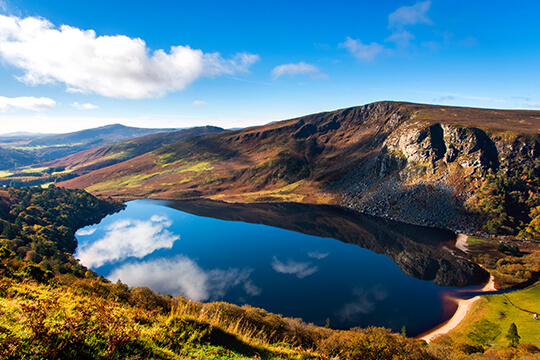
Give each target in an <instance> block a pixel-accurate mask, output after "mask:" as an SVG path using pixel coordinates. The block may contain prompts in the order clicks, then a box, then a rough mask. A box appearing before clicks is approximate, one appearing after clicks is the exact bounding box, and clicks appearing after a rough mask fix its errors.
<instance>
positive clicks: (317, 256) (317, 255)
mask: <svg viewBox="0 0 540 360" xmlns="http://www.w3.org/2000/svg"><path fill="white" fill-rule="evenodd" d="M328 255H330V254H329V253H322V252H318V251H311V252H308V256H309V257H310V258H312V259H317V260H322V259H324V258H326V257H327V256H328Z"/></svg>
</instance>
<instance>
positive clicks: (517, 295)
mask: <svg viewBox="0 0 540 360" xmlns="http://www.w3.org/2000/svg"><path fill="white" fill-rule="evenodd" d="M539 299H540V284H537V285H535V286H533V287H531V288H528V289H526V290H522V291H516V292H512V293H509V294H502V295H489V296H485V297H482V298H481V299H480V300H479V301H477V302H476V303H475V304H474V306H473V309H472V311H471V312H470V314H469V315H468V316H467V317H466V318H465V320H464V321H463V322H462V323H461V324H460V325H459V326H458V327H457V328H455V329H454V330H452V331H451V332H450V333H449V334H448V335H449V336H450V337H451V338H453V339H454V340H455V341H456V342H463V343H476V344H481V345H485V346H488V345H490V346H494V347H495V348H498V349H503V348H506V347H507V346H508V343H509V341H508V340H507V339H506V337H505V336H506V334H507V332H508V328H509V327H510V324H511V323H515V324H516V326H517V329H518V333H519V335H520V336H521V343H529V344H533V345H535V346H537V347H540V339H538V336H539V335H540V320H534V319H533V313H534V312H537V313H539V314H540V302H539ZM529 311H530V312H529Z"/></svg>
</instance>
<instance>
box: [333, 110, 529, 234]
mask: <svg viewBox="0 0 540 360" xmlns="http://www.w3.org/2000/svg"><path fill="white" fill-rule="evenodd" d="M539 143H540V141H539V135H538V133H536V134H530V133H529V134H519V133H516V132H512V131H507V132H501V131H500V130H498V131H493V130H492V129H486V130H485V129H481V128H478V127H475V126H463V125H461V124H459V125H457V124H448V123H447V124H445V123H440V122H433V121H426V120H417V119H415V115H414V114H413V115H411V116H410V117H409V118H408V119H407V120H406V121H403V122H402V123H400V125H399V126H397V127H396V128H395V129H393V130H392V131H391V133H390V134H389V135H388V137H386V139H385V140H384V142H383V144H382V146H381V147H380V149H379V151H378V152H377V153H376V154H375V155H374V156H372V157H370V158H368V159H366V160H365V161H363V162H361V163H359V164H358V165H357V166H355V167H354V168H353V169H351V170H350V171H349V172H348V173H347V174H346V175H345V176H344V177H343V178H342V179H340V180H339V181H338V182H337V185H336V187H335V188H336V189H338V191H340V192H341V194H342V195H343V204H344V205H345V206H347V207H350V208H353V209H355V210H359V211H362V212H365V213H368V214H371V215H377V216H383V217H388V218H392V219H395V220H400V221H404V222H408V223H413V224H420V225H429V226H437V227H444V228H449V229H453V230H458V229H461V230H466V231H469V232H474V231H479V230H485V226H483V225H484V224H483V222H484V221H485V219H484V218H483V217H482V216H479V215H481V214H478V212H481V211H482V210H485V209H483V208H480V209H478V205H479V204H478V201H479V197H481V196H482V194H481V190H483V186H485V184H486V183H487V182H488V181H489V180H491V179H495V180H496V179H499V181H501V179H510V180H508V181H509V182H510V184H507V186H506V188H508V189H509V191H510V192H511V191H514V190H519V189H517V188H516V189H513V188H512V187H513V186H517V187H519V186H518V185H519V184H518V185H516V183H515V180H516V179H515V178H519V177H520V176H521V174H520V173H521V172H522V171H523V170H524V169H528V171H529V172H532V173H533V175H534V174H535V173H536V172H537V171H538V165H539V164H538V163H539V154H540V145H539ZM531 177H532V176H531ZM512 179H513V180H512ZM529 180H530V181H527V184H525V187H526V188H527V187H528V188H527V189H524V188H523V186H522V189H521V190H522V192H523V191H525V192H527V193H528V196H529V197H538V181H537V179H534V178H532V179H529ZM512 181H514V183H511V182H512ZM503 182H504V181H503ZM521 185H524V184H521ZM503 191H504V189H503ZM514 192H515V191H514ZM488 195H489V194H488ZM511 195H512V194H504V195H502V197H503V199H502V200H501V201H506V200H508V201H507V202H512V199H511ZM514 196H516V194H514ZM517 196H519V194H517ZM506 198H510V199H506ZM514 202H516V201H514ZM517 202H519V201H517ZM514 205H516V206H519V204H514ZM522 205H525V206H526V205H527V204H525V203H524V204H522ZM528 205H529V206H530V205H531V204H528ZM488 210H489V209H488ZM514 210H515V209H514ZM526 212H527V210H526V209H522V210H521V213H522V214H521V217H524V218H525V216H523V215H526V214H524V213H526ZM517 216H519V214H517ZM524 220H525V221H526V220H527V219H524Z"/></svg>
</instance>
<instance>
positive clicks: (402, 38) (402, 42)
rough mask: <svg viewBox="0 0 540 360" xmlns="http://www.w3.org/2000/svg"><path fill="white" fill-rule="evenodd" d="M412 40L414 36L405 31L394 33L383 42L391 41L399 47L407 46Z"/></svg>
mask: <svg viewBox="0 0 540 360" xmlns="http://www.w3.org/2000/svg"><path fill="white" fill-rule="evenodd" d="M412 40H414V35H413V34H411V33H410V32H408V31H405V30H402V31H397V32H394V33H393V34H392V35H390V36H389V37H387V38H386V39H385V41H391V42H393V43H395V44H396V45H398V46H400V47H407V46H409V44H410V43H411V41H412Z"/></svg>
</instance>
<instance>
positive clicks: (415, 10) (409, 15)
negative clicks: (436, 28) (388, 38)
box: [388, 0, 432, 29]
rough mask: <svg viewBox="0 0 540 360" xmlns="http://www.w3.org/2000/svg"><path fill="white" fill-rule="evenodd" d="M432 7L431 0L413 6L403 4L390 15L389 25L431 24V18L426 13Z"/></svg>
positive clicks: (391, 26)
mask: <svg viewBox="0 0 540 360" xmlns="http://www.w3.org/2000/svg"><path fill="white" fill-rule="evenodd" d="M430 7H431V1H429V0H428V1H423V2H419V3H416V4H415V5H412V6H402V7H400V8H399V9H397V10H396V11H394V12H393V13H391V14H390V15H388V27H390V28H398V29H400V28H402V27H403V26H407V25H414V24H431V23H432V21H431V19H430V18H429V17H428V16H427V15H426V13H427V12H428V10H429V8H430Z"/></svg>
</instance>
